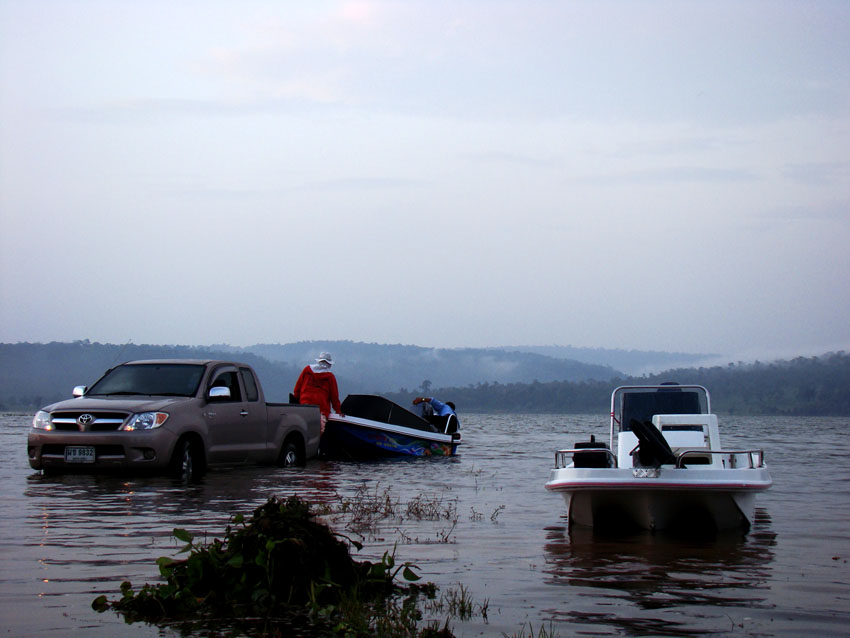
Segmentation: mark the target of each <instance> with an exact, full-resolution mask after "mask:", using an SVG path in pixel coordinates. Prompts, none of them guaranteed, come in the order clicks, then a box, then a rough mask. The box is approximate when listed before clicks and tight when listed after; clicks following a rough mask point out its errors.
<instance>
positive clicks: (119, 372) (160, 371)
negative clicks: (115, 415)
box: [86, 363, 205, 397]
mask: <svg viewBox="0 0 850 638" xmlns="http://www.w3.org/2000/svg"><path fill="white" fill-rule="evenodd" d="M204 370H205V367H204V366H203V365H197V364H185V363H162V364H160V363H138V364H128V365H122V366H118V367H117V368H113V369H112V370H110V371H109V372H107V373H106V374H105V375H104V376H103V377H102V378H101V379H99V380H98V381H97V383H95V384H94V385H93V386H92V387H91V389H89V391H88V392H86V396H92V395H99V396H107V395H125V396H131V395H154V396H177V397H190V396H194V395H195V392H197V390H198V384H199V383H200V382H201V377H202V376H203V375H204Z"/></svg>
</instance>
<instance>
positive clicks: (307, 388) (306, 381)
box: [292, 352, 344, 432]
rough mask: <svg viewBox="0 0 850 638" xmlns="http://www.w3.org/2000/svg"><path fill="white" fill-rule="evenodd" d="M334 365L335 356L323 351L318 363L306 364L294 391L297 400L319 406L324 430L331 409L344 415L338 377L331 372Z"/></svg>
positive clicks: (323, 429)
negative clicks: (340, 400)
mask: <svg viewBox="0 0 850 638" xmlns="http://www.w3.org/2000/svg"><path fill="white" fill-rule="evenodd" d="M332 365H333V358H332V357H331V355H330V353H329V352H323V353H321V354H320V355H319V358H318V359H316V363H313V364H310V365H308V366H306V367H305V368H304V369H303V370H302V371H301V374H300V375H299V377H298V381H296V383H295V389H294V390H293V391H292V394H293V396H294V398H295V401H296V402H298V403H301V404H314V405H318V406H319V412H321V413H322V432H324V431H325V423H326V422H327V420H328V416H330V413H331V409H333V411H334V412H336V413H337V414H339V415H340V416H344V415H343V413H342V406H341V405H340V404H339V389H338V388H337V384H336V377H335V376H334V374H333V372H331V366H332Z"/></svg>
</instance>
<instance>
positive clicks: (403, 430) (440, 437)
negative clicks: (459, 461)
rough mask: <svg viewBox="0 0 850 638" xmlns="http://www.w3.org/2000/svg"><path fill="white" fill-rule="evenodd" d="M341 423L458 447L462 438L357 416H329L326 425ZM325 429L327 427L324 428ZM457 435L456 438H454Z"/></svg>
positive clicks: (457, 433) (458, 433)
mask: <svg viewBox="0 0 850 638" xmlns="http://www.w3.org/2000/svg"><path fill="white" fill-rule="evenodd" d="M333 422H335V423H341V424H344V425H355V426H359V427H365V428H370V429H373V430H383V431H385V432H392V433H393V434H403V435H404V436H409V437H411V438H414V439H422V440H425V441H433V442H435V443H448V444H451V445H460V444H461V442H462V440H463V437H462V436H461V434H460V432H456V433H454V434H446V433H444V432H427V431H425V430H418V429H416V428H408V427H405V426H403V425H395V424H393V423H383V422H381V421H373V420H371V419H364V418H363V417H359V416H348V415H346V416H344V417H343V416H339V415H336V416H334V415H330V416H329V417H328V423H333ZM326 427H327V426H326ZM455 435H457V438H455Z"/></svg>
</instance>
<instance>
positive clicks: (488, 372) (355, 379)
mask: <svg viewBox="0 0 850 638" xmlns="http://www.w3.org/2000/svg"><path fill="white" fill-rule="evenodd" d="M324 350H327V351H330V352H331V353H332V354H333V357H334V361H335V365H334V373H335V374H336V376H337V380H338V382H339V386H340V392H342V393H343V395H345V394H359V393H374V394H383V393H387V392H395V391H399V390H401V389H404V388H411V389H416V388H427V387H436V386H452V385H457V386H465V385H473V384H476V383H519V382H526V381H527V382H531V381H534V380H537V381H556V380H571V381H579V380H583V379H610V378H612V377H614V376H617V372H616V371H615V370H613V369H612V368H609V367H606V366H600V365H593V364H587V363H580V362H576V361H569V360H564V359H555V358H552V357H546V356H544V355H540V354H533V353H522V352H502V351H494V350H485V349H480V350H475V349H458V350H442V349H435V348H422V347H419V346H403V345H382V344H374V343H371V344H369V343H356V342H352V341H325V342H318V341H312V342H300V343H293V344H283V345H280V344H260V345H256V346H251V347H247V348H240V347H234V346H229V345H224V344H218V345H211V346H202V347H194V346H173V345H136V344H127V345H117V344H102V343H92V342H89V341H88V340H83V341H75V342H73V343H60V342H53V343H48V344H37V343H17V344H0V410H17V409H25V410H30V409H37V408H38V407H40V406H42V405H45V404H47V403H51V402H53V401H58V400H59V399H63V398H67V397H69V396H70V395H71V390H72V389H73V387H74V386H75V385H90V384H91V383H92V382H94V381H95V380H97V379H98V378H99V377H100V376H101V375H102V374H103V373H104V372H105V371H106V370H107V369H108V368H110V367H112V366H114V365H117V364H118V363H122V362H124V361H130V360H134V359H159V358H179V359H189V358H210V359H235V360H238V361H244V362H245V363H248V364H250V365H252V366H253V367H254V368H255V369H256V370H257V372H258V374H259V375H260V379H261V382H262V384H263V388H264V390H265V393H266V396H267V397H268V398H269V400H270V401H286V400H288V397H289V392H290V391H291V390H292V388H293V386H294V385H295V381H296V380H297V378H298V374H299V373H300V371H301V369H302V368H303V367H304V366H305V365H307V364H308V363H312V362H313V361H314V360H315V358H316V356H318V354H319V352H321V351H324Z"/></svg>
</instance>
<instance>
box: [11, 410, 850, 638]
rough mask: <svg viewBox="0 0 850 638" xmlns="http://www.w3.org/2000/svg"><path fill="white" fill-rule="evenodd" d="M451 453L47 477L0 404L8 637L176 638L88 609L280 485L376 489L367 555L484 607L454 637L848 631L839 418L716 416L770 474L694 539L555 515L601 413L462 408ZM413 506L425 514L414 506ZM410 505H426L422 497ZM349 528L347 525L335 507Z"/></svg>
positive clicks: (20, 425)
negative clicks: (177, 531) (753, 497)
mask: <svg viewBox="0 0 850 638" xmlns="http://www.w3.org/2000/svg"><path fill="white" fill-rule="evenodd" d="M463 416H464V418H463V419H462V422H463V434H464V441H465V446H464V447H463V450H462V454H461V455H460V456H458V457H455V458H452V459H444V458H443V459H411V460H396V461H385V462H377V463H376V462H372V463H342V462H338V463H337V462H334V463H331V462H322V461H312V462H310V463H309V464H308V465H307V467H305V468H299V469H294V470H290V469H281V468H276V467H249V468H235V469H229V470H224V471H214V472H211V473H209V474H208V475H207V476H206V477H205V478H204V479H203V480H202V481H201V482H200V483H198V484H197V485H190V486H184V485H181V484H180V483H177V482H175V481H172V480H171V479H168V478H165V477H136V478H120V477H111V476H86V475H78V476H58V477H55V476H47V477H46V476H42V475H40V474H39V473H37V472H33V471H32V470H30V469H29V465H28V463H27V459H26V434H27V431H28V428H29V420H30V419H29V417H28V416H22V415H0V443H2V445H0V484H2V490H3V492H2V493H3V498H2V500H1V501H0V532H2V533H0V556H2V558H0V561H2V562H0V567H1V568H0V620H2V625H3V626H4V628H6V633H7V634H8V635H14V636H40V637H42V638H64V637H65V636H79V635H86V636H89V635H92V636H111V635H115V634H116V633H118V632H119V631H120V632H121V634H122V635H138V636H162V635H164V636H171V635H179V634H178V632H177V631H176V630H173V629H169V628H160V627H155V626H150V625H145V624H142V623H137V624H134V625H129V626H128V625H125V624H124V621H123V619H122V618H121V617H120V616H117V615H115V614H113V613H111V612H109V613H104V614H98V613H96V612H94V611H92V609H91V607H90V605H91V601H92V600H93V599H94V598H95V597H96V596H98V595H100V594H106V595H107V596H109V597H110V598H116V597H117V595H118V588H119V585H120V583H121V582H122V581H124V580H130V581H131V582H132V583H133V584H134V585H135V586H137V587H138V586H140V585H142V584H144V583H145V582H155V581H158V579H159V576H158V570H157V567H156V565H155V562H154V561H155V560H156V558H158V557H159V556H165V555H168V556H174V555H175V552H176V551H177V549H178V546H179V545H182V544H178V543H177V542H176V541H175V540H174V539H173V538H172V536H171V532H172V530H173V529H174V528H175V527H183V528H186V529H188V530H190V531H191V532H193V533H195V534H196V535H198V536H199V537H204V535H205V534H207V537H208V538H212V537H215V536H218V537H220V536H221V535H222V533H223V530H224V528H225V526H226V525H227V523H228V521H229V519H230V517H231V516H232V515H234V514H237V513H243V514H246V515H247V514H250V512H251V510H252V509H253V508H254V507H256V506H258V505H260V504H262V503H263V502H265V500H266V499H267V498H268V497H270V496H273V495H276V496H282V497H285V496H288V495H290V494H295V493H297V494H299V495H301V496H303V497H305V498H307V499H309V500H312V501H315V502H323V503H328V504H331V505H334V504H337V505H338V504H339V503H340V502H341V501H343V500H345V499H350V498H352V497H354V496H355V495H357V494H358V493H359V494H361V495H363V494H366V495H367V496H368V497H369V498H374V499H379V498H389V499H392V500H393V502H394V503H396V504H397V507H396V514H397V515H396V516H394V517H391V518H388V519H385V520H383V521H382V522H381V524H380V525H378V526H377V527H369V526H366V527H361V528H359V529H356V530H355V531H359V532H360V533H361V534H362V536H363V538H364V540H365V544H366V546H365V547H364V549H363V551H362V552H361V553H360V554H361V557H362V558H368V559H372V560H374V559H376V558H380V556H381V555H382V554H383V552H384V551H387V550H390V551H391V550H392V549H393V546H394V545H397V549H396V556H397V559H398V560H401V561H411V562H413V563H415V564H416V565H418V567H419V570H418V571H419V573H420V574H421V575H422V576H423V577H424V578H425V579H426V580H431V581H433V582H435V583H436V584H438V585H439V586H441V587H444V588H445V587H450V586H456V585H458V584H459V583H460V584H463V586H464V587H465V588H467V590H468V592H469V594H470V595H471V596H472V598H473V599H474V600H475V601H477V602H479V603H484V602H487V604H488V617H487V620H486V621H484V620H483V619H481V618H478V619H475V620H473V621H470V622H465V623H460V622H456V623H454V624H453V628H454V631H455V633H456V634H457V635H458V636H478V635H483V636H491V635H493V636H500V635H502V634H503V633H504V634H507V635H519V634H520V632H522V631H523V629H524V630H525V634H526V635H528V632H529V628H533V629H534V630H535V631H537V630H538V629H539V628H540V627H541V626H545V627H546V628H547V629H550V628H551V629H552V630H554V633H555V634H557V635H560V636H574V635H592V636H696V635H700V636H705V635H709V636H712V635H713V636H727V635H729V636H731V635H736V636H740V635H748V636H799V635H801V634H803V633H810V634H812V635H817V636H847V635H848V630H847V628H848V626H850V565H848V560H850V470H849V469H848V465H847V463H846V459H847V458H848V454H850V439H848V427H850V421H848V420H847V419H832V418H808V419H798V418H779V419H775V418H742V417H734V418H733V417H729V418H724V417H721V418H720V429H721V436H722V437H723V439H724V446H725V447H738V446H741V447H756V446H757V447H763V448H764V449H765V451H766V457H767V462H768V464H769V466H770V468H771V474H772V475H773V479H774V486H773V488H772V489H771V490H769V491H768V492H767V493H765V494H762V495H760V496H759V501H758V509H757V520H756V523H755V525H754V527H753V529H751V530H750V532H749V533H748V534H743V533H731V534H723V535H721V536H713V537H708V538H699V539H693V538H690V539H686V538H680V537H669V536H666V535H663V534H654V535H653V534H649V533H646V534H637V535H631V536H626V537H600V536H598V535H594V534H593V533H591V532H589V531H587V530H577V529H573V530H572V531H570V530H569V529H568V528H567V525H566V520H565V518H564V514H565V509H564V504H563V500H562V498H561V497H560V496H559V495H555V494H550V493H548V492H547V491H546V490H545V489H544V488H543V484H544V483H545V482H546V480H547V478H548V471H549V468H550V467H551V465H552V462H553V460H554V451H555V450H556V449H558V448H563V447H572V444H573V443H574V442H575V441H576V440H579V439H584V438H586V436H587V435H589V434H591V433H592V434H596V435H597V437H607V419H605V418H603V417H599V418H595V417H589V416H564V415H463ZM411 503H413V504H414V505H416V504H419V505H422V504H425V505H427V506H428V507H430V509H431V511H433V512H434V515H433V516H426V517H424V518H423V517H422V516H421V512H419V514H420V515H416V512H415V510H414V509H411V510H410V511H411V513H410V515H408V513H407V507H408V506H410V504H411ZM420 509H421V508H420ZM335 523H336V524H337V525H339V526H346V529H347V530H348V531H349V532H350V531H351V530H352V529H355V528H356V525H355V523H356V521H351V520H350V519H343V518H341V517H340V518H337V519H336V521H335Z"/></svg>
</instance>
